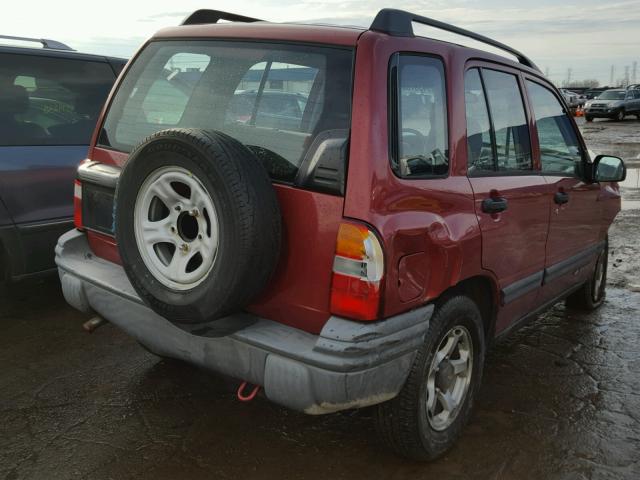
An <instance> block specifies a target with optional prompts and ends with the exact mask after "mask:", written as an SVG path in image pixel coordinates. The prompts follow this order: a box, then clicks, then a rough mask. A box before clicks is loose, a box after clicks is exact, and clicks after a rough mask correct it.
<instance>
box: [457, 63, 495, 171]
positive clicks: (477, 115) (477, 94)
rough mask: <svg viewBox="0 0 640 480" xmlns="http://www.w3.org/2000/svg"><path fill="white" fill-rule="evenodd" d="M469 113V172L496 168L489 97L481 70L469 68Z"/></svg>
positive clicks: (466, 82)
mask: <svg viewBox="0 0 640 480" xmlns="http://www.w3.org/2000/svg"><path fill="white" fill-rule="evenodd" d="M464 98H465V105H466V112H467V113H466V115H467V167H468V171H469V174H473V173H477V172H483V171H485V172H490V171H494V170H495V161H494V159H495V155H494V144H493V140H492V132H491V120H490V118H489V108H488V107H487V99H486V96H485V93H484V88H483V87H482V79H481V78H480V71H479V70H478V69H477V68H473V69H471V70H468V71H467V73H466V74H465V78H464Z"/></svg>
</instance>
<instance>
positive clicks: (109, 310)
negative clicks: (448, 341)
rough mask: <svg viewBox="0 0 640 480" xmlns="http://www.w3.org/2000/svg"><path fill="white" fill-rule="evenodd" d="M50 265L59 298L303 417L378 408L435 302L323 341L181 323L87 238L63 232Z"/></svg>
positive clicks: (278, 329)
mask: <svg viewBox="0 0 640 480" xmlns="http://www.w3.org/2000/svg"><path fill="white" fill-rule="evenodd" d="M56 263H57V265H58V270H59V274H60V280H61V283H62V290H63V293H64V296H65V299H66V300H67V302H69V304H71V305H72V306H73V307H75V308H77V309H78V310H81V311H83V312H87V313H89V312H95V313H97V314H98V315H100V316H102V317H103V318H105V319H107V320H109V321H110V322H112V323H114V324H115V325H117V326H118V327H120V328H121V329H123V330H124V331H126V332H127V333H128V334H129V335H131V336H133V337H134V338H136V339H137V340H138V341H140V342H141V343H142V344H143V345H145V346H147V347H148V348H149V349H150V350H151V351H153V352H155V353H157V354H158V355H162V356H166V357H173V358H179V359H182V360H185V361H187V362H190V363H193V364H196V365H199V366H202V367H204V368H207V369H210V370H213V371H216V372H220V373H223V374H226V375H229V376H232V377H235V378H238V379H242V380H246V381H248V382H250V383H253V384H256V385H261V386H263V388H264V391H265V394H266V396H267V397H268V398H269V399H270V400H272V401H273V402H276V403H278V404H281V405H284V406H286V407H289V408H292V409H295V410H299V411H303V412H306V413H309V414H323V413H331V412H335V411H339V410H344V409H348V408H359V407H365V406H368V405H373V404H376V403H381V402H384V401H386V400H389V399H391V398H393V397H395V396H396V395H397V394H398V392H399V391H400V389H401V388H402V385H403V384H404V382H405V380H406V378H407V375H408V373H409V370H410V368H411V365H412V364H413V360H414V358H415V354H416V351H417V349H418V348H419V346H420V345H421V344H422V342H423V341H424V335H425V333H426V331H427V328H428V326H429V319H430V318H431V315H432V313H433V305H426V306H424V307H421V308H419V309H417V310H413V311H411V312H407V313H404V314H402V315H398V316H396V317H392V318H389V319H386V320H383V321H379V322H372V323H357V322H352V321H349V320H345V319H342V318H338V317H331V318H330V319H329V321H328V322H327V324H326V325H325V326H324V328H323V329H322V332H321V333H320V335H313V334H311V333H307V332H304V331H302V330H299V329H296V328H293V327H289V326H286V325H283V324H281V323H277V322H274V321H271V320H266V319H263V318H259V317H257V316H254V315H251V314H246V313H242V314H235V315H232V316H229V317H226V318H223V319H220V320H217V321H215V322H211V323H209V324H198V325H195V326H185V327H182V326H180V327H178V326H176V325H174V324H173V323H171V322H169V321H168V320H166V319H165V318H163V317H161V316H159V315H157V314H156V313H155V312H153V311H152V310H151V309H150V308H149V307H147V306H146V305H145V304H144V303H143V302H142V301H141V300H140V298H139V297H138V295H137V294H136V292H135V291H134V289H133V287H132V286H131V284H130V282H129V280H128V278H127V276H126V274H125V272H124V270H123V269H122V267H120V266H119V265H116V264H114V263H111V262H108V261H106V260H103V259H101V258H98V257H96V256H95V255H93V254H92V253H91V250H90V249H89V246H88V243H87V240H86V236H85V235H84V234H83V233H81V232H78V231H75V230H74V231H71V232H68V233H66V234H65V235H63V236H62V237H61V238H60V240H59V242H58V246H57V247H56Z"/></svg>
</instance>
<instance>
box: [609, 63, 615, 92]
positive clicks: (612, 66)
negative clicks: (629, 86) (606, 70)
mask: <svg viewBox="0 0 640 480" xmlns="http://www.w3.org/2000/svg"><path fill="white" fill-rule="evenodd" d="M615 73H616V67H615V65H611V79H610V80H609V87H613V76H614V75H615Z"/></svg>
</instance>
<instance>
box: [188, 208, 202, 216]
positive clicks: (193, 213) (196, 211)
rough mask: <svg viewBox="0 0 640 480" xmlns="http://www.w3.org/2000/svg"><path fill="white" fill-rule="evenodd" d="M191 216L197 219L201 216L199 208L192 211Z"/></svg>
mask: <svg viewBox="0 0 640 480" xmlns="http://www.w3.org/2000/svg"><path fill="white" fill-rule="evenodd" d="M189 215H191V216H192V217H197V216H199V215H200V212H198V209H197V208H194V209H193V210H191V211H190V212H189Z"/></svg>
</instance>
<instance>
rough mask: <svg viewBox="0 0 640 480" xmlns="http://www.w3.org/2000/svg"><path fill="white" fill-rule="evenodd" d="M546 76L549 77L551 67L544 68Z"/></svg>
mask: <svg viewBox="0 0 640 480" xmlns="http://www.w3.org/2000/svg"><path fill="white" fill-rule="evenodd" d="M544 76H545V77H547V78H549V67H546V68H545V69H544Z"/></svg>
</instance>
